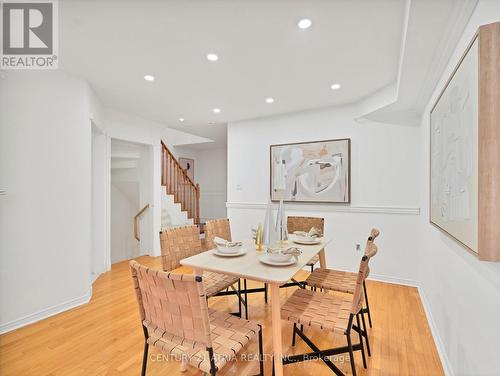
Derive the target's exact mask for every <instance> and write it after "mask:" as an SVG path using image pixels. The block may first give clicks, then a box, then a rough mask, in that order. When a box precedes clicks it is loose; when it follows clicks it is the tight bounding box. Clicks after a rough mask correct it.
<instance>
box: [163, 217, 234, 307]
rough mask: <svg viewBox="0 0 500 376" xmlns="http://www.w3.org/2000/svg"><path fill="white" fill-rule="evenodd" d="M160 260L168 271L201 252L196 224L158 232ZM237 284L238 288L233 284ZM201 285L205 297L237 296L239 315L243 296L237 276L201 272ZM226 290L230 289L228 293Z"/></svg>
mask: <svg viewBox="0 0 500 376" xmlns="http://www.w3.org/2000/svg"><path fill="white" fill-rule="evenodd" d="M160 244H161V261H162V267H163V270H164V271H166V272H168V271H172V270H174V269H176V268H179V267H180V266H181V264H180V260H182V259H183V258H186V257H190V256H193V255H197V254H198V253H200V252H202V251H203V249H202V246H201V239H200V230H199V229H198V227H197V226H182V227H174V228H169V229H166V230H164V231H162V232H161V233H160ZM235 284H237V285H238V288H235V287H234V285H235ZM203 285H204V287H205V293H206V296H207V298H211V297H214V296H221V295H236V296H237V297H238V313H237V315H238V316H239V317H241V314H242V309H241V306H242V303H243V297H242V296H241V282H240V279H239V278H238V277H234V276H230V275H226V274H220V273H214V272H208V271H205V272H203ZM226 290H231V291H230V294H229V293H227V291H226Z"/></svg>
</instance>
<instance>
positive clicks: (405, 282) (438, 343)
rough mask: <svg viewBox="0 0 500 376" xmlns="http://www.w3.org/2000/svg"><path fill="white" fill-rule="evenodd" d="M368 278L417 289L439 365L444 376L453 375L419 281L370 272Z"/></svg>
mask: <svg viewBox="0 0 500 376" xmlns="http://www.w3.org/2000/svg"><path fill="white" fill-rule="evenodd" d="M368 279H369V280H372V281H380V282H385V283H391V284H396V285H404V286H410V287H416V288H417V290H418V294H419V296H420V301H421V302H422V306H423V307H424V312H425V316H426V318H427V322H428V324H429V328H430V329H431V333H432V338H433V339H434V343H435V345H436V349H437V351H438V355H439V359H440V360H441V365H442V366H443V371H444V374H445V375H446V376H454V372H453V368H452V366H451V363H450V360H449V358H448V355H447V354H446V350H445V347H444V344H443V341H442V340H441V336H440V335H439V331H438V330H437V326H436V323H435V321H434V318H433V317H432V313H431V309H430V306H429V302H428V300H427V297H426V295H425V292H424V289H423V287H422V285H421V284H420V282H419V281H417V280H414V279H407V278H400V277H392V276H387V275H382V274H370V276H369V277H368Z"/></svg>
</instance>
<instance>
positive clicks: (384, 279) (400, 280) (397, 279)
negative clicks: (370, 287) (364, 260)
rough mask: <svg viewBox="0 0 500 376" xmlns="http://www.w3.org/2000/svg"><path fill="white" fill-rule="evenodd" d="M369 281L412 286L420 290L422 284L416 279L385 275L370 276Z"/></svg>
mask: <svg viewBox="0 0 500 376" xmlns="http://www.w3.org/2000/svg"><path fill="white" fill-rule="evenodd" d="M368 280H371V281H379V282H385V283H391V284H393V285H403V286H410V287H416V288H418V287H419V286H420V282H419V281H417V280H415V279H408V278H400V277H392V276H388V275H383V274H370V275H369V276H368Z"/></svg>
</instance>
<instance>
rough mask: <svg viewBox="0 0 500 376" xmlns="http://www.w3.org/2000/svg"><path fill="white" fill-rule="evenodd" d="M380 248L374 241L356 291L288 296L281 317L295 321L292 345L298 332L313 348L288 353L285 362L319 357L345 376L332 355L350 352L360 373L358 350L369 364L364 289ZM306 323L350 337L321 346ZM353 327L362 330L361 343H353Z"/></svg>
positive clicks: (363, 261) (302, 291)
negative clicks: (370, 264)
mask: <svg viewBox="0 0 500 376" xmlns="http://www.w3.org/2000/svg"><path fill="white" fill-rule="evenodd" d="M376 252H377V246H376V245H375V244H373V243H370V244H369V245H368V246H367V249H366V251H365V254H364V255H363V257H362V259H361V262H360V264H359V271H358V273H357V274H356V285H355V289H354V294H349V295H347V294H343V295H333V294H325V293H322V292H317V291H313V290H306V289H297V290H295V291H294V293H293V294H292V295H291V296H290V298H288V300H287V301H286V303H285V304H284V305H283V307H282V309H281V318H282V319H283V320H287V321H290V322H293V339H292V346H295V335H296V334H297V335H298V336H299V337H300V338H302V340H304V342H305V343H306V344H307V345H308V346H309V347H310V348H311V349H312V350H313V352H310V353H306V354H299V355H287V356H286V357H284V358H283V360H282V362H283V364H291V363H296V362H302V361H306V360H310V359H314V358H319V359H321V360H322V361H323V362H324V363H325V364H326V365H327V366H328V367H329V368H330V369H331V370H332V371H333V372H334V373H335V374H336V375H340V376H343V375H344V373H343V372H342V371H341V370H340V369H339V368H338V367H337V366H336V365H335V364H334V363H333V362H332V361H331V359H330V358H329V357H330V356H332V355H340V354H344V353H348V354H349V358H350V363H351V370H352V374H353V375H354V376H356V366H355V363H354V352H355V351H361V355H362V360H363V367H364V368H366V357H365V350H364V345H363V335H362V332H361V325H360V313H361V310H362V308H363V291H362V290H363V282H364V280H365V278H366V273H367V270H368V262H369V260H370V258H371V257H372V256H373V255H374V254H375V253H376ZM354 319H356V323H354ZM304 326H308V327H316V328H318V329H320V330H324V331H327V332H333V333H338V334H343V335H345V337H346V340H347V346H342V347H335V348H330V349H327V350H321V349H319V348H318V347H317V346H316V345H315V344H314V343H313V342H312V341H311V339H310V338H308V337H307V336H306V335H305V333H304ZM352 331H354V332H357V333H358V337H359V343H356V344H353V343H352V338H351V334H352Z"/></svg>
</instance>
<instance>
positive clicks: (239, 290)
mask: <svg viewBox="0 0 500 376" xmlns="http://www.w3.org/2000/svg"><path fill="white" fill-rule="evenodd" d="M237 296H238V313H239V314H240V318H241V317H242V314H241V279H238V294H237Z"/></svg>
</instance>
